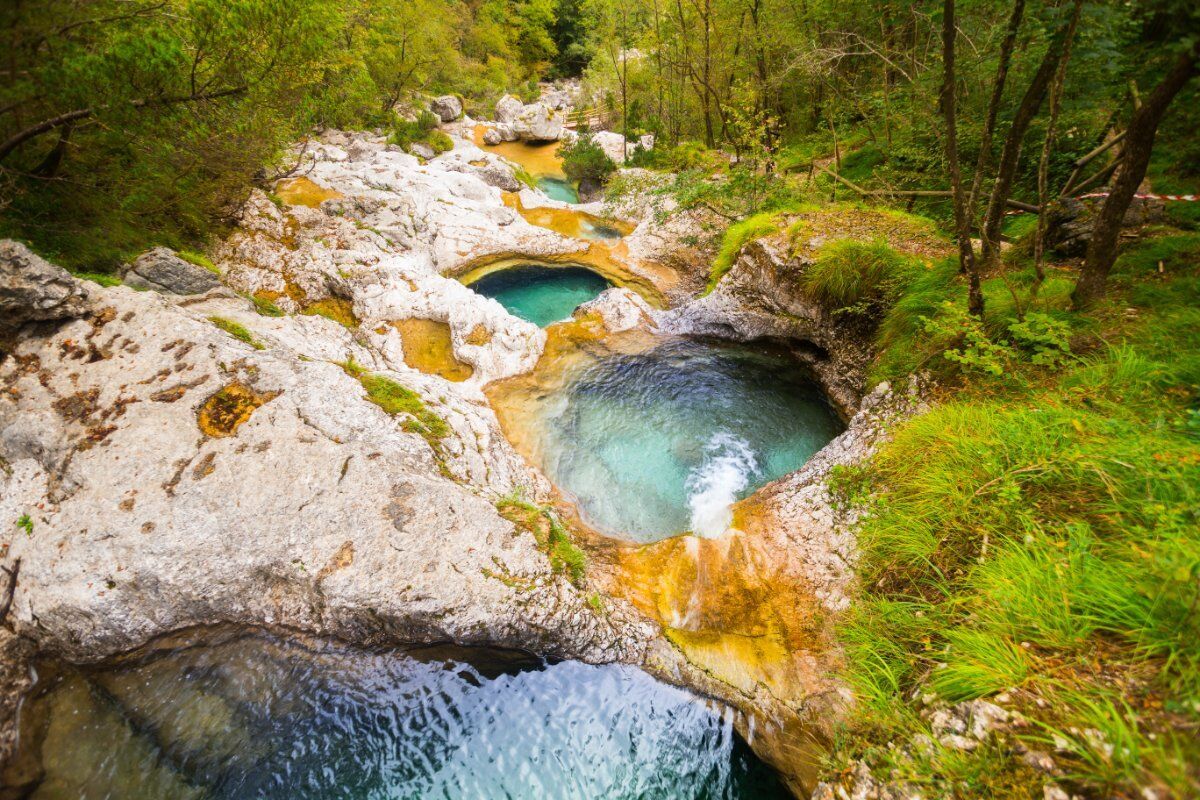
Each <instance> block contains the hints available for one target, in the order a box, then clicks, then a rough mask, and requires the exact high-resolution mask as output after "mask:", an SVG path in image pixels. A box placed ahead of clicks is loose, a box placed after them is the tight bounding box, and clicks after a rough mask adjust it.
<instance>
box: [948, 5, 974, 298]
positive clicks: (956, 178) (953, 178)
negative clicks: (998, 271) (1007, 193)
mask: <svg viewBox="0 0 1200 800" xmlns="http://www.w3.org/2000/svg"><path fill="white" fill-rule="evenodd" d="M957 36H958V28H957V27H956V26H955V24H954V0H945V4H944V6H943V10H942V93H941V103H942V115H943V116H944V117H945V120H946V162H947V164H948V166H949V169H950V191H951V192H953V194H954V228H955V232H956V234H957V239H958V258H959V262H960V263H961V264H962V269H963V271H964V272H965V273H967V280H968V281H969V289H968V292H967V311H969V312H970V313H971V314H973V315H974V316H976V317H980V318H982V317H983V291H982V289H981V288H980V285H979V269H978V265H977V264H976V263H975V251H974V250H973V249H972V247H971V220H970V218H969V217H968V216H967V204H966V198H965V197H964V196H963V185H962V173H961V171H960V170H959V166H958V128H957V120H956V118H955V114H956V109H955V106H956V99H957V98H956V97H955V94H956V92H955V80H954V40H955V38H956V37H957Z"/></svg>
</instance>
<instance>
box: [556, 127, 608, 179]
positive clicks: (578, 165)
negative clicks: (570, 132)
mask: <svg viewBox="0 0 1200 800" xmlns="http://www.w3.org/2000/svg"><path fill="white" fill-rule="evenodd" d="M559 155H560V156H561V157H562V160H563V172H565V173H566V174H567V177H568V178H570V179H571V180H573V181H582V180H593V181H596V182H597V183H604V182H605V181H607V180H608V178H609V176H610V175H612V174H613V173H614V172H616V171H617V165H616V164H614V163H613V160H612V159H611V158H609V157H608V155H607V154H606V153H605V152H604V149H603V148H602V147H600V145H598V144H596V139H595V137H593V136H592V134H591V131H587V130H583V131H580V133H579V136H578V137H576V139H575V141H573V142H571V143H570V144H568V145H564V146H563V147H562V149H561V150H559Z"/></svg>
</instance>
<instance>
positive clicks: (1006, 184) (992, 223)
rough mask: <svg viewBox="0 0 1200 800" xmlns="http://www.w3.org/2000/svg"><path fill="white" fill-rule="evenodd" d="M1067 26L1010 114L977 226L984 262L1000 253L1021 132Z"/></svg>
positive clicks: (1058, 57)
mask: <svg viewBox="0 0 1200 800" xmlns="http://www.w3.org/2000/svg"><path fill="white" fill-rule="evenodd" d="M1068 27H1069V23H1064V25H1063V26H1062V27H1061V28H1059V29H1058V31H1057V32H1055V34H1054V36H1053V37H1052V38H1051V39H1050V46H1049V47H1048V48H1047V49H1046V55H1045V56H1044V57H1043V58H1042V63H1041V64H1040V65H1038V69H1037V72H1036V73H1035V74H1034V76H1033V80H1032V81H1030V83H1029V88H1028V89H1026V90H1025V95H1024V96H1023V97H1022V98H1021V104H1020V105H1019V106H1018V107H1017V113H1016V115H1015V116H1014V117H1013V121H1012V127H1010V128H1009V129H1008V135H1007V136H1006V137H1005V139H1004V149H1003V151H1002V152H1001V154H1000V165H999V166H998V167H997V168H996V182H995V183H994V184H992V193H991V196H990V197H989V198H988V206H987V213H986V214H985V215H984V218H983V226H982V227H981V229H980V238H981V239H982V240H983V261H984V263H986V264H990V263H992V262H993V261H995V259H996V257H997V256H998V255H999V254H1000V248H999V243H1000V223H1002V222H1003V221H1004V201H1005V200H1007V199H1008V193H1009V192H1010V191H1011V190H1012V183H1013V178H1014V177H1016V174H1017V166H1018V164H1019V162H1020V160H1021V144H1022V142H1023V141H1024V139H1025V134H1026V133H1027V132H1028V131H1029V124H1030V123H1031V122H1033V119H1034V117H1036V116H1037V112H1038V109H1039V108H1041V107H1042V101H1043V100H1045V98H1046V90H1047V89H1048V88H1049V87H1050V80H1051V79H1052V78H1053V77H1054V73H1055V72H1056V71H1057V69H1058V64H1059V62H1060V61H1061V60H1062V55H1063V50H1064V48H1063V42H1064V40H1065V39H1066V34H1067V28H1068Z"/></svg>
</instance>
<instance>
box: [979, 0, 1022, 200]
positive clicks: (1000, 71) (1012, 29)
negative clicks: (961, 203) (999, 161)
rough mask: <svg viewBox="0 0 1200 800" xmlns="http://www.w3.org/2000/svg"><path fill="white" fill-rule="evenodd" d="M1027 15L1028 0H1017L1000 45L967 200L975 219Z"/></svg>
mask: <svg viewBox="0 0 1200 800" xmlns="http://www.w3.org/2000/svg"><path fill="white" fill-rule="evenodd" d="M1024 15H1025V0H1014V2H1013V7H1012V13H1011V14H1010V15H1009V17H1008V27H1007V28H1005V30H1004V39H1003V40H1002V41H1001V42H1000V60H999V62H998V63H997V64H996V78H995V80H993V82H992V96H991V98H990V99H989V100H988V107H987V116H986V117H985V118H984V121H983V133H982V135H981V137H980V139H979V157H978V158H977V159H976V160H975V175H974V177H973V178H972V179H971V194H970V195H969V196H968V197H967V216H969V217H970V218H971V219H974V218H975V201H976V200H977V199H978V198H979V187H980V184H981V183H982V182H983V173H984V172H985V171H986V170H987V162H988V159H989V158H991V155H992V134H993V133H994V132H995V130H996V117H997V115H998V114H999V113H1000V101H1001V100H1002V99H1003V97H1004V84H1005V83H1007V82H1008V67H1009V64H1011V63H1012V52H1013V47H1014V46H1016V43H1017V32H1018V31H1020V29H1021V18H1022V17H1023V16H1024Z"/></svg>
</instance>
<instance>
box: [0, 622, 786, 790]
mask: <svg viewBox="0 0 1200 800" xmlns="http://www.w3.org/2000/svg"><path fill="white" fill-rule="evenodd" d="M55 672H57V674H52V675H48V676H44V677H43V678H42V679H41V681H40V683H39V686H38V687H37V688H36V689H35V695H34V697H33V699H32V700H31V701H29V702H27V703H26V704H25V706H24V708H23V710H22V731H23V735H22V740H21V747H22V751H21V752H19V753H18V756H17V757H16V759H14V760H13V762H11V763H10V765H9V768H8V771H7V772H6V773H5V775H4V777H5V782H4V783H5V785H8V786H21V787H22V789H23V790H27V791H28V794H20V796H30V797H35V798H43V799H44V800H56V799H57V798H63V800H66V798H71V799H72V800H74V799H75V798H83V797H87V798H92V797H95V798H101V797H113V798H123V800H140V799H141V798H145V799H146V800H151V799H153V800H161V798H172V800H182V799H185V798H196V799H197V800H199V799H200V798H205V799H206V800H207V799H210V798H211V799H212V800H218V799H223V798H230V800H232V799H233V798H239V799H240V798H289V800H318V799H320V800H325V799H326V798H329V799H332V798H354V799H355V800H358V799H360V798H361V799H362V800H376V799H378V800H384V799H385V798H386V799H387V800H396V799H397V798H404V799H407V798H412V800H425V799H427V798H445V800H458V799H459V798H462V799H463V800H465V799H466V798H471V799H472V800H476V799H478V798H482V799H484V800H486V799H487V798H527V797H528V798H534V797H537V798H581V799H585V800H586V799H588V798H597V799H599V798H605V799H606V800H607V799H610V798H614V799H620V798H630V800H632V799H633V798H648V797H654V798H659V797H661V798H679V799H681V800H682V799H685V798H728V799H729V800H740V798H747V799H749V798H755V800H757V799H758V798H775V797H779V798H783V797H786V796H787V795H786V794H785V792H784V790H783V789H782V787H781V785H780V783H779V781H778V779H777V778H776V777H775V774H774V773H773V772H772V771H771V770H770V769H769V768H767V767H766V766H765V765H764V764H762V763H761V762H759V761H758V760H757V759H755V758H754V756H753V755H752V754H751V753H750V751H749V748H748V747H746V745H745V744H744V742H742V741H741V740H740V739H739V738H738V737H737V736H736V735H735V734H734V732H733V730H732V724H731V722H730V721H729V719H728V718H727V715H723V714H722V713H720V712H719V711H718V710H716V708H715V707H713V706H711V705H710V704H709V703H707V702H705V701H702V700H699V699H697V698H695V697H693V696H692V695H689V694H688V693H686V692H684V691H682V690H679V689H675V688H673V687H669V686H666V685H664V684H661V683H658V682H657V681H655V680H653V679H652V678H650V677H649V676H647V675H646V674H645V673H643V672H641V671H640V670H637V669H634V668H632V667H622V666H603V667H597V666H589V665H585V664H581V663H576V662H561V663H556V664H546V663H544V662H541V661H538V660H535V659H532V658H530V657H527V656H524V655H523V654H518V653H513V652H511V651H492V650H483V649H477V648H459V647H449V646H442V647H438V646H433V647H423V648H408V649H402V650H388V651H369V650H364V649H359V648H355V647H350V646H347V645H342V644H337V643H332V642H323V641H316V642H312V641H306V642H305V643H304V644H300V643H297V642H294V641H292V640H288V639H282V638H278V637H275V636H273V635H269V634H266V633H260V632H253V633H249V634H245V635H238V636H235V637H233V638H225V639H223V640H220V641H217V642H205V641H203V640H201V641H200V642H188V643H185V644H183V645H181V646H179V647H177V648H176V649H172V650H168V651H165V652H163V651H160V652H156V653H153V654H149V655H143V656H140V657H138V658H137V659H136V660H132V661H128V662H126V663H124V664H123V665H122V666H119V667H115V668H101V669H96V668H90V669H72V668H58V669H57V670H55ZM33 733H36V738H37V739H38V741H37V742H36V743H35V742H31V741H29V740H30V739H32V738H35V736H34V735H33ZM39 756H40V757H39ZM14 771H15V772H14Z"/></svg>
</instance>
